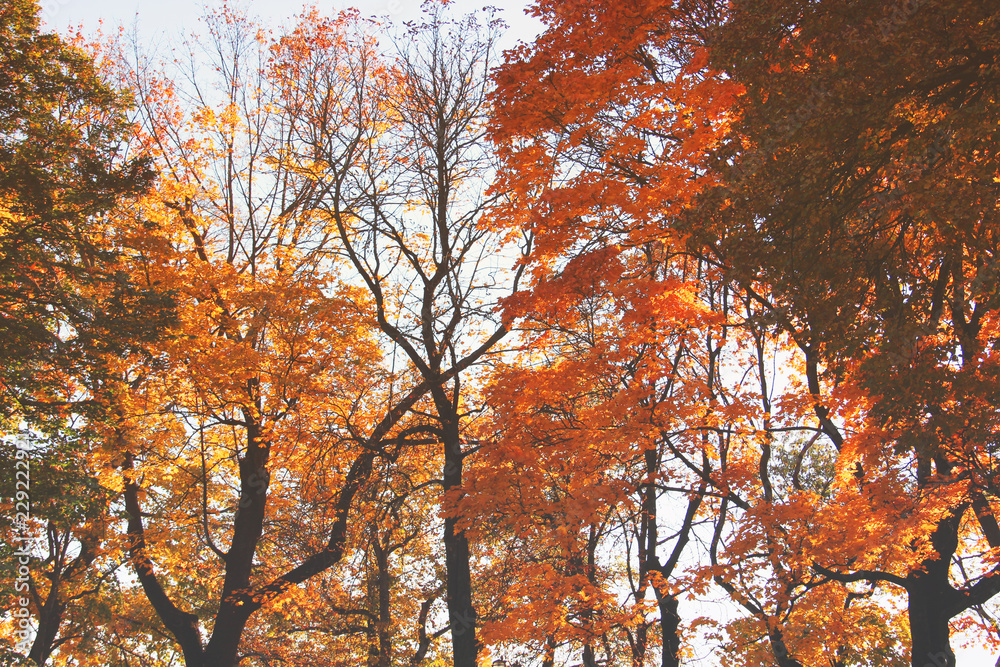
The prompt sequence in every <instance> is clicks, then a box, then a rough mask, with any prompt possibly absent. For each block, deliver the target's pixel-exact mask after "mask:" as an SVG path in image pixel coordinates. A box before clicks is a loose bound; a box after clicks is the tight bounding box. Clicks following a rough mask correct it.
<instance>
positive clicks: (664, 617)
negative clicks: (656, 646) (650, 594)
mask: <svg viewBox="0 0 1000 667" xmlns="http://www.w3.org/2000/svg"><path fill="white" fill-rule="evenodd" d="M653 588H654V590H655V589H656V587H655V586H654V587H653ZM656 604H657V606H658V607H659V608H660V637H661V638H662V639H663V653H662V657H661V658H660V665H661V667H679V665H680V664H681V657H680V652H681V638H680V634H679V629H680V624H681V617H680V614H678V613H677V606H678V601H677V597H676V596H674V595H669V594H666V593H661V592H660V591H659V590H656Z"/></svg>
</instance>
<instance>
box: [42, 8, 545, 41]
mask: <svg viewBox="0 0 1000 667" xmlns="http://www.w3.org/2000/svg"><path fill="white" fill-rule="evenodd" d="M39 4H40V5H41V8H42V20H43V21H44V22H45V24H46V26H47V27H48V28H49V29H50V30H54V31H56V32H63V31H65V30H67V29H68V28H75V27H77V26H82V27H83V29H84V33H85V34H86V33H92V32H94V31H96V30H97V28H98V27H100V24H101V22H102V21H103V24H104V25H103V30H104V31H105V32H110V31H113V30H115V29H117V27H118V26H119V25H124V26H126V27H131V26H132V24H133V22H136V23H137V25H138V29H139V34H140V35H142V36H143V37H144V38H147V39H151V40H156V41H165V42H168V43H169V42H171V41H173V40H174V39H175V38H176V37H177V36H178V35H180V34H181V33H184V32H189V31H192V30H195V29H197V28H198V18H199V17H200V16H201V15H202V14H203V13H204V10H205V8H213V7H217V6H219V5H221V4H222V2H221V1H220V0H167V2H162V1H159V0H39ZM230 4H232V5H242V6H245V7H247V8H248V13H249V14H251V15H257V16H259V17H260V18H261V19H263V20H264V21H265V22H267V23H268V24H271V25H274V26H278V25H281V24H283V23H287V22H289V20H290V19H291V18H292V16H293V15H295V14H296V13H298V11H299V10H300V9H301V8H302V6H303V5H304V4H310V5H313V4H314V5H315V6H316V7H318V8H319V10H320V11H321V12H327V11H328V12H330V13H331V14H332V13H334V12H337V11H339V10H342V9H346V8H348V7H356V8H357V9H358V10H359V11H360V12H361V14H362V15H363V16H378V17H387V18H389V19H391V20H392V21H393V22H395V23H401V22H402V21H407V20H411V19H415V18H418V17H419V15H420V7H421V4H422V3H421V2H420V0H357V1H355V2H352V1H351V0H318V1H317V0H312V1H311V2H310V1H306V2H300V1H298V0H291V1H289V0H285V1H282V0H243V1H242V2H241V1H240V0H235V1H234V2H231V3H230ZM451 4H452V6H453V7H454V9H455V14H456V15H459V16H461V15H464V14H468V13H470V12H474V11H477V10H479V9H480V8H482V7H483V6H485V5H490V6H493V7H496V8H497V9H500V10H502V11H501V12H500V17H501V18H503V20H504V21H505V22H506V23H507V25H508V26H509V29H508V30H507V31H506V34H505V39H504V40H503V41H502V44H501V46H502V48H510V47H511V46H514V45H515V44H517V42H518V41H531V39H533V38H534V36H535V35H536V34H537V32H538V31H539V30H540V28H541V24H540V22H538V21H537V20H536V19H534V18H532V17H529V16H526V15H525V14H524V10H525V8H526V7H527V6H528V5H529V4H530V2H529V0H453V2H452V3H451Z"/></svg>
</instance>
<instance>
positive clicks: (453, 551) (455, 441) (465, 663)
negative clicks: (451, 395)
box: [434, 388, 479, 667]
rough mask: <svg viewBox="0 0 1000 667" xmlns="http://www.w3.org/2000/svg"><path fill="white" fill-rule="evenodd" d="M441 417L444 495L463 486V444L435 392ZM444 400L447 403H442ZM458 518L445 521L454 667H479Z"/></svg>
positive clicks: (448, 409) (465, 547)
mask: <svg viewBox="0 0 1000 667" xmlns="http://www.w3.org/2000/svg"><path fill="white" fill-rule="evenodd" d="M434 394H435V400H436V402H437V404H438V413H439V415H440V416H441V430H442V435H443V438H442V440H443V444H444V478H443V481H444V492H445V494H446V495H447V494H448V492H449V491H452V490H453V489H458V488H460V487H461V486H462V465H463V461H462V444H461V438H460V436H459V430H458V419H457V416H454V418H453V415H451V414H448V413H450V412H452V408H451V401H450V400H448V399H447V397H446V396H439V394H442V395H443V394H444V392H443V391H441V390H440V388H439V390H438V391H435V392H434ZM441 399H443V400H441ZM442 408H445V409H442ZM455 525H456V519H455V517H454V516H452V515H451V513H450V512H449V514H448V516H446V518H445V520H444V554H445V568H446V577H447V598H446V599H447V602H448V620H449V622H450V624H451V643H452V650H453V651H454V667H476V665H477V658H478V655H479V644H478V642H477V640H476V609H475V607H474V606H473V604H472V572H471V569H470V567H469V541H468V539H467V538H466V537H465V533H464V532H462V531H460V530H457V529H456V527H455Z"/></svg>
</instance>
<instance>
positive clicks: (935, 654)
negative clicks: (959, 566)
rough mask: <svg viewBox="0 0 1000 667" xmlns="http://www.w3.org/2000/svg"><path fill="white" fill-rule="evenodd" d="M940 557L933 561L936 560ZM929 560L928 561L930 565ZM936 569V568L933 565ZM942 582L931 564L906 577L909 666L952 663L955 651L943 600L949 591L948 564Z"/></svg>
mask: <svg viewBox="0 0 1000 667" xmlns="http://www.w3.org/2000/svg"><path fill="white" fill-rule="evenodd" d="M939 562H940V561H934V563H939ZM934 563H932V564H928V565H933V564H934ZM934 569H937V568H934ZM944 570H945V577H944V580H943V583H944V585H945V587H947V591H946V590H945V588H943V587H942V586H941V583H942V581H941V577H940V574H939V573H938V572H935V571H933V570H932V569H931V568H929V569H928V571H927V572H920V573H919V574H918V575H916V576H914V575H911V576H910V577H908V579H907V580H908V583H909V586H908V589H909V600H908V606H907V611H908V613H909V620H910V636H911V637H912V638H913V649H912V652H911V655H910V664H911V665H912V667H955V653H954V652H953V651H952V650H951V640H950V630H949V628H948V621H950V620H951V619H950V616H949V611H948V610H947V608H946V606H945V605H944V604H942V603H943V602H944V600H946V599H947V597H948V596H947V594H946V593H951V592H953V591H952V588H951V586H950V585H948V579H947V564H945V567H944Z"/></svg>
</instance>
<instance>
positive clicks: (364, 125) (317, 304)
mask: <svg viewBox="0 0 1000 667" xmlns="http://www.w3.org/2000/svg"><path fill="white" fill-rule="evenodd" d="M206 23H207V26H208V35H207V37H206V41H204V42H201V43H195V44H193V45H192V46H193V47H194V48H192V52H193V54H196V55H193V56H192V60H191V61H190V62H189V63H188V66H189V68H190V69H188V70H187V74H188V75H190V79H189V80H188V82H187V83H188V85H187V86H186V87H181V85H180V84H181V83H182V82H183V81H184V79H183V78H181V77H180V76H165V75H158V74H157V73H156V72H155V71H154V70H153V68H152V66H151V65H150V64H148V63H146V62H139V63H138V64H137V66H136V67H133V68H128V67H125V68H123V76H126V77H129V78H128V79H127V80H128V82H129V83H130V84H131V86H132V89H133V91H134V93H135V95H136V98H137V99H138V100H139V103H140V107H139V109H140V120H141V123H142V125H143V128H142V130H143V131H142V133H141V134H140V136H139V138H138V139H137V141H139V142H141V143H142V145H143V147H144V149H145V150H146V151H147V152H148V154H149V155H150V156H152V158H153V159H154V160H155V161H156V164H157V165H158V167H159V168H160V169H161V172H162V177H161V180H160V182H159V183H158V185H157V189H156V191H155V192H153V193H151V194H150V195H149V196H148V197H147V198H145V199H144V201H143V203H142V207H141V208H138V209H137V211H136V213H137V214H138V215H140V216H142V219H144V220H147V221H149V222H150V225H149V227H150V229H147V230H146V231H145V232H144V233H141V234H138V235H137V238H136V239H135V243H136V245H137V246H138V247H139V248H140V249H141V251H142V254H141V256H140V257H139V258H137V261H136V262H135V263H134V264H133V270H134V272H135V275H137V276H141V277H142V278H143V279H144V280H146V281H147V282H148V284H150V285H161V286H169V288H170V289H172V290H174V291H175V293H176V299H177V302H178V310H179V314H178V323H177V325H176V327H175V330H174V332H173V334H174V335H173V336H172V337H171V338H170V339H169V340H167V341H164V343H163V344H162V345H160V346H158V347H157V350H156V353H157V359H158V360H159V363H158V364H156V365H152V366H149V365H137V364H135V363H133V360H130V359H124V360H122V362H121V363H119V364H118V365H117V366H116V370H117V371H118V372H119V374H120V376H121V377H122V380H123V381H124V382H125V383H126V384H127V387H128V391H127V392H124V393H123V394H122V395H121V396H120V397H119V401H118V402H117V404H116V406H115V407H116V410H117V416H118V421H117V423H115V424H114V428H113V429H112V430H111V431H110V432H109V433H108V440H109V446H108V448H107V450H106V452H105V465H107V466H110V467H114V468H118V469H120V470H121V477H120V480H119V482H118V484H119V486H118V490H119V491H120V492H121V493H122V496H123V500H124V505H125V511H126V513H127V516H128V519H127V525H126V526H125V533H126V537H127V540H128V547H127V553H128V558H129V561H130V563H131V566H132V568H133V571H134V572H135V575H136V577H137V579H138V581H139V583H140V585H141V586H142V589H143V591H144V593H145V596H146V598H147V599H148V602H149V604H150V605H151V606H152V607H153V609H154V611H155V613H156V615H157V616H158V618H159V620H160V622H162V624H163V626H164V627H165V628H166V630H167V631H168V632H169V633H170V634H171V635H172V636H173V638H174V639H175V641H176V643H177V645H178V646H179V647H180V650H181V652H182V653H183V656H184V660H185V662H186V664H188V665H192V666H193V665H205V664H211V665H232V664H236V663H237V662H239V660H240V659H241V642H242V640H243V638H244V637H245V636H246V635H247V634H248V626H249V625H250V624H251V617H253V616H254V614H255V613H257V612H262V613H261V614H258V616H257V617H258V618H265V617H266V616H267V615H268V613H272V612H274V611H276V609H278V608H280V604H281V598H282V597H283V596H285V595H287V594H288V593H289V591H290V590H291V589H292V588H294V587H295V586H297V585H298V584H302V583H303V582H305V581H307V580H309V579H311V578H313V577H316V576H317V575H319V574H321V573H322V572H324V571H326V570H328V569H330V568H331V567H333V566H334V565H336V564H337V563H339V562H340V561H341V560H342V559H343V557H344V555H345V554H346V553H348V550H349V547H350V545H349V543H348V540H349V538H350V536H351V530H350V525H351V524H350V517H351V513H352V510H353V509H354V508H355V504H356V503H355V499H356V498H358V497H359V496H360V495H361V494H362V491H363V489H364V487H365V484H366V482H367V481H368V479H369V476H370V474H371V472H372V469H373V466H374V464H375V461H376V459H378V458H379V457H381V456H385V455H386V451H385V446H386V442H385V441H386V440H387V439H391V437H394V433H393V431H394V429H396V428H397V426H398V425H400V424H403V423H404V422H405V420H404V418H405V417H406V415H407V412H408V410H409V409H410V408H411V407H412V406H413V405H414V404H415V403H416V402H417V401H418V400H419V398H420V397H421V396H422V395H423V393H424V392H426V391H427V387H426V386H421V385H418V386H417V387H414V388H413V390H412V391H409V392H404V393H402V394H394V395H388V396H387V395H386V393H385V392H384V390H383V388H384V387H385V386H386V385H387V384H388V383H389V382H391V380H392V376H391V374H389V373H387V372H385V371H384V366H383V365H382V364H381V361H380V354H379V351H378V350H377V348H376V347H375V343H374V340H373V339H372V337H371V336H370V335H368V334H367V333H366V315H365V312H364V309H365V304H364V298H363V295H361V294H359V292H358V290H356V289H354V288H352V287H351V286H349V285H346V284H345V283H344V282H343V281H342V280H340V277H339V271H340V268H341V267H340V265H339V264H338V263H337V262H336V261H335V260H334V259H333V258H332V257H331V254H330V241H331V235H330V233H329V231H328V221H327V220H326V218H325V217H324V216H323V215H322V214H321V213H320V212H318V210H317V204H316V202H317V199H318V198H319V197H321V196H323V193H322V191H321V190H320V188H319V185H318V184H317V182H316V180H315V179H314V178H312V176H311V173H310V167H309V165H308V164H306V163H303V162H300V161H298V160H296V159H295V158H296V157H297V155H296V154H295V153H294V149H295V146H296V144H295V142H296V139H297V133H298V132H299V131H300V128H301V123H303V122H305V119H304V117H303V115H302V114H301V113H299V112H297V111H296V109H295V108H294V107H292V106H291V103H292V102H293V101H294V100H293V99H292V97H291V95H292V93H293V92H294V91H293V90H291V89H290V88H289V87H288V85H287V83H288V80H287V79H286V78H285V77H286V76H287V75H288V74H290V73H293V72H295V71H296V67H299V66H301V65H302V61H301V60H300V58H302V57H307V56H308V57H313V58H320V57H321V58H322V59H323V60H324V62H326V63H328V64H330V65H331V66H332V67H335V68H338V70H337V71H338V77H339V76H341V75H343V76H345V79H344V82H345V83H346V82H347V81H349V79H347V78H346V73H347V72H349V71H350V68H353V67H357V68H359V70H360V69H363V68H364V67H366V66H368V65H377V58H376V56H375V54H374V53H373V51H372V42H371V40H370V39H369V38H367V37H366V36H365V35H364V34H363V33H362V32H360V31H359V30H357V29H356V25H355V23H356V22H355V20H354V17H353V16H352V15H349V14H345V15H342V16H340V17H338V18H335V19H320V18H319V17H318V15H316V14H309V15H307V16H304V17H302V23H301V24H300V25H299V29H298V31H297V32H293V33H292V34H290V35H288V36H286V37H285V38H284V39H281V40H271V39H270V38H269V37H268V36H267V35H266V34H265V33H264V32H263V31H262V30H260V29H259V28H258V27H257V26H256V25H254V24H253V23H252V22H251V21H250V20H249V19H247V18H246V17H245V16H244V15H241V14H240V13H238V12H235V11H233V10H229V9H224V10H223V11H221V12H220V13H218V14H216V15H212V16H209V17H208V18H207V19H206ZM307 25H308V28H307V27H306V26H307ZM199 55H204V56H207V57H208V58H209V63H210V64H211V67H209V68H207V69H201V63H200V60H199V58H198V57H197V56H199ZM340 68H344V69H340ZM206 71H208V72H215V73H216V76H217V78H216V79H215V81H206V80H205V79H204V78H203V77H204V73H205V72H206ZM171 80H172V81H173V82H174V83H173V84H171V83H168V81H171ZM387 85H388V79H387V71H386V70H385V69H384V68H382V67H381V66H380V65H379V66H377V67H373V69H372V70H370V71H368V72H366V74H365V78H364V86H365V87H364V88H363V90H364V91H368V90H378V89H379V87H384V86H387ZM346 89H348V88H347V87H346V86H345V90H346ZM357 92H359V94H358V95H357V96H356V97H354V98H353V99H351V98H346V97H345V98H343V100H342V101H343V102H344V103H345V104H344V106H342V107H340V108H338V109H335V110H328V113H327V114H326V115H325V116H324V120H325V121H326V122H329V123H332V124H339V123H354V124H355V126H356V127H358V128H360V129H361V130H362V131H372V130H373V126H372V125H371V123H370V122H369V119H368V118H367V117H366V116H365V114H366V113H368V112H369V111H370V110H371V107H370V106H369V100H368V99H367V98H365V97H364V96H363V95H361V94H360V92H361V91H357ZM351 102H356V103H357V104H358V105H359V106H358V107H355V106H353V105H352V104H351ZM276 605H277V606H276ZM203 627H205V628H206V629H207V632H208V637H207V639H203V636H202V632H203V629H202V628H203ZM252 633H253V630H252V629H251V630H250V634H252ZM287 650H288V651H294V646H288V647H287Z"/></svg>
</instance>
